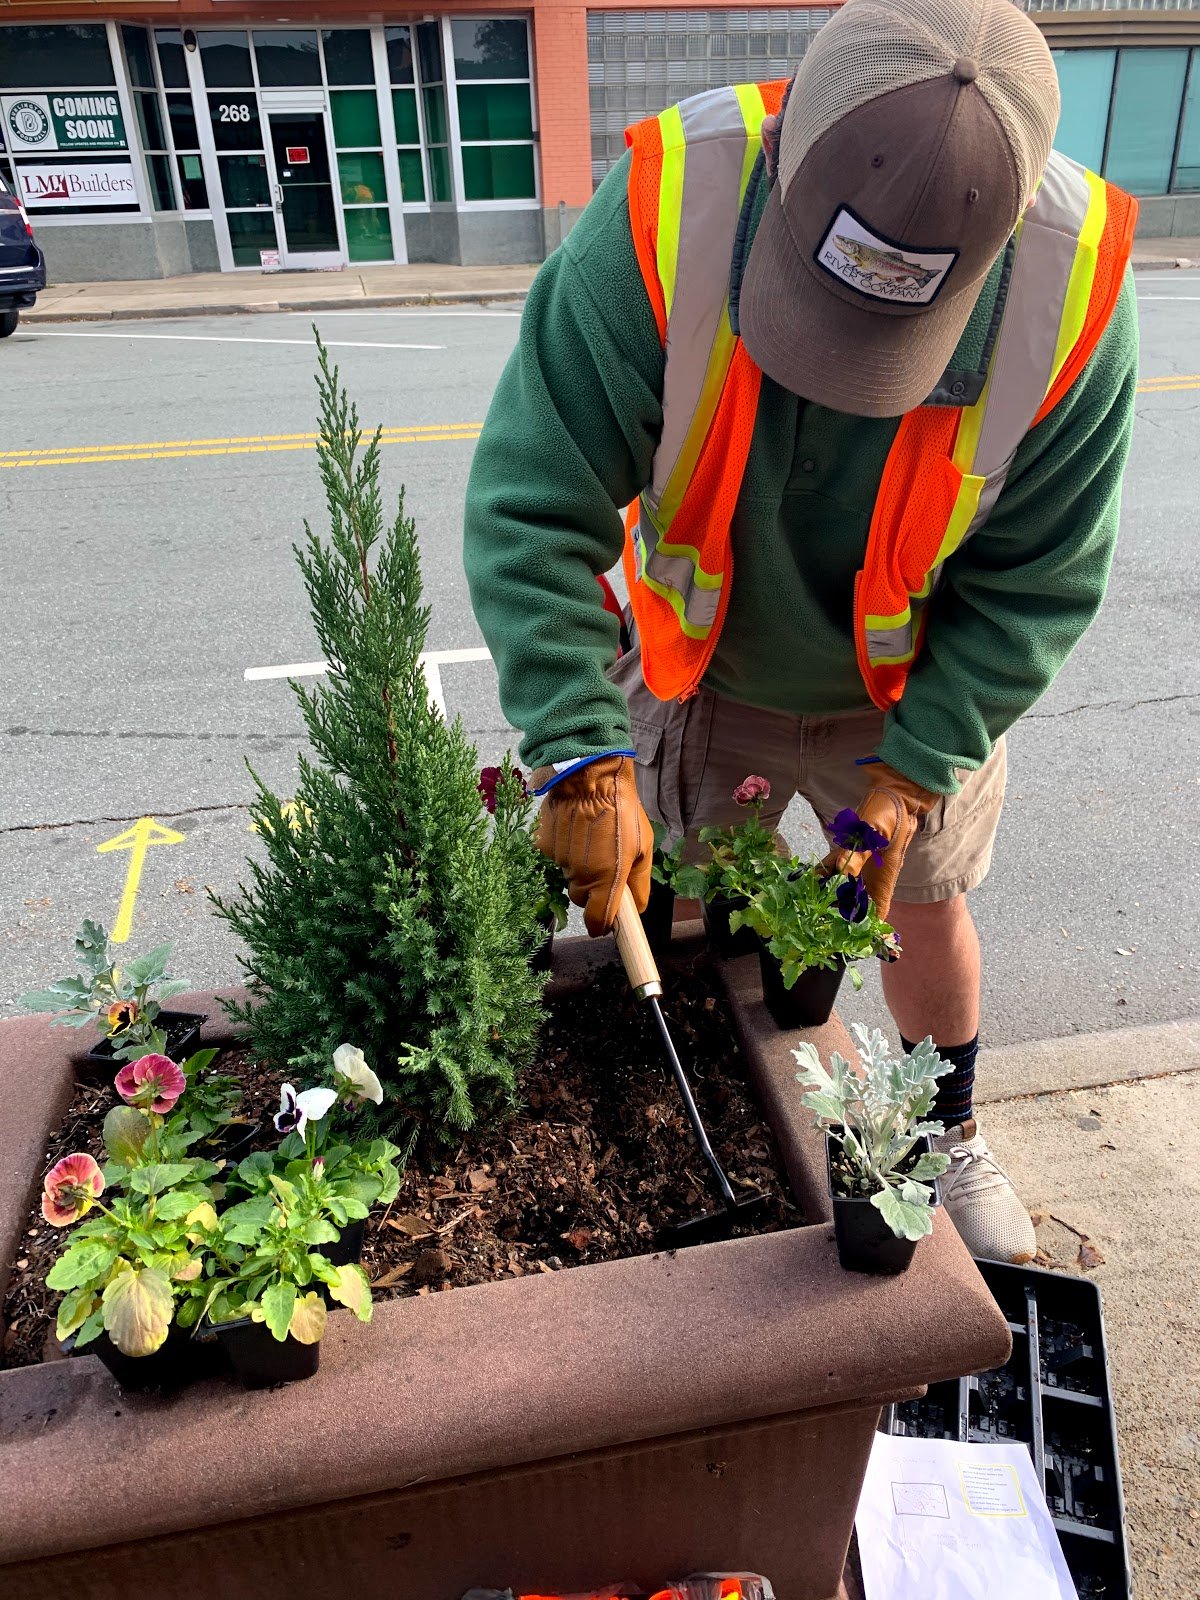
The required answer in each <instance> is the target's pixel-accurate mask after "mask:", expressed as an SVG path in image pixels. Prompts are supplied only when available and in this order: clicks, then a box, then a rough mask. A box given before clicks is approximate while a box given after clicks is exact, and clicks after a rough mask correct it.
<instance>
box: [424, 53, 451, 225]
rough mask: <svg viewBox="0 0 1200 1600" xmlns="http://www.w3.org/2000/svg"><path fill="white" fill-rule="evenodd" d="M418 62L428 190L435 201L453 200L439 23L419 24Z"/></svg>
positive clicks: (444, 76)
mask: <svg viewBox="0 0 1200 1600" xmlns="http://www.w3.org/2000/svg"><path fill="white" fill-rule="evenodd" d="M417 60H418V63H419V65H420V69H421V103H422V108H423V110H424V113H425V140H426V149H427V150H428V153H429V187H430V190H431V192H432V197H433V199H434V200H436V201H439V202H441V203H446V202H448V201H450V200H452V199H453V198H454V191H453V187H452V185H451V181H450V133H449V118H448V117H447V115H446V69H445V66H444V64H443V59H442V25H441V23H440V22H420V23H418V24H417Z"/></svg>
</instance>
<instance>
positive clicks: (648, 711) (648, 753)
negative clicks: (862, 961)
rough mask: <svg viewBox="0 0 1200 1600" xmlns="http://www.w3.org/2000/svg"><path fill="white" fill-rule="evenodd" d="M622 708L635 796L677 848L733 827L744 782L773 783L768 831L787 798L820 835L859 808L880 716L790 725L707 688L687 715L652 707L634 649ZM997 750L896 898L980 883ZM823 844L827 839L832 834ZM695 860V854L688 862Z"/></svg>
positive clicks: (619, 671) (965, 787) (937, 820)
mask: <svg viewBox="0 0 1200 1600" xmlns="http://www.w3.org/2000/svg"><path fill="white" fill-rule="evenodd" d="M609 676H610V678H611V679H612V681H613V682H614V683H615V684H617V685H618V686H619V687H620V688H621V689H622V690H623V691H624V694H625V698H626V699H627V700H628V702H629V721H630V729H631V732H632V734H633V740H632V742H633V744H634V746H635V748H636V750H637V781H638V792H639V794H640V795H641V799H642V804H643V805H644V806H645V808H646V811H647V813H648V814H649V815H650V817H651V818H653V819H654V820H655V821H658V822H661V823H663V824H665V826H666V827H667V829H668V830H669V832H670V834H671V835H672V837H676V838H677V837H678V836H679V835H680V834H681V833H689V834H691V835H692V836H693V839H694V837H695V832H696V830H697V829H699V828H701V827H705V826H709V825H716V826H719V827H728V826H729V825H730V824H731V823H733V822H737V821H738V820H739V819H740V818H741V817H743V816H744V815H745V813H744V812H743V811H742V810H741V808H740V807H739V806H738V805H737V804H736V803H735V801H734V799H733V790H734V788H735V786H736V785H737V784H739V783H740V782H741V781H742V779H743V778H744V777H746V775H747V774H748V773H751V772H757V773H761V775H762V776H763V777H764V778H767V779H769V781H770V784H771V798H770V801H769V802H768V804H767V805H766V806H765V807H764V808H763V821H764V822H766V823H768V824H777V823H778V821H779V819H780V818H781V817H782V815H783V813H784V811H785V810H786V809H787V807H788V805H789V803H790V802H791V800H792V798H793V796H795V795H797V794H798V795H801V796H802V797H803V798H804V799H805V800H807V801H808V803H809V805H810V806H811V807H812V809H813V811H814V813H815V814H816V817H817V821H818V822H819V823H820V824H821V826H822V828H824V825H825V823H826V822H828V821H829V819H830V818H831V817H833V816H834V815H835V813H836V812H838V811H840V810H841V809H842V807H843V806H857V805H858V803H859V801H860V800H861V799H862V797H863V795H864V793H865V792H866V787H867V784H866V777H865V774H864V770H863V768H861V767H857V766H855V761H856V760H857V759H858V757H860V756H865V755H870V754H871V753H872V751H873V750H874V748H875V746H876V744H877V743H878V742H879V738H880V735H881V733H882V728H883V712H882V711H878V710H876V709H875V707H871V708H870V709H869V710H867V711H855V712H848V713H846V714H845V715H842V716H836V717H818V716H800V717H796V716H788V715H786V714H784V713H783V712H779V711H762V710H759V709H757V708H756V707H754V706H747V705H742V704H741V703H740V702H738V701H736V700H728V699H726V698H724V697H723V696H721V695H718V694H715V693H714V692H713V691H712V690H711V689H704V688H702V689H701V690H700V691H699V693H698V694H696V695H694V696H693V697H692V698H691V699H690V700H688V701H686V702H685V703H684V704H682V705H681V704H680V703H679V702H678V701H677V700H669V701H663V700H656V699H655V697H654V696H653V695H652V694H651V693H650V691H649V689H647V688H646V685H645V684H644V683H643V681H642V670H641V658H640V655H639V652H638V649H637V647H636V646H635V647H634V649H633V650H632V651H629V652H627V653H626V654H625V655H623V656H622V657H621V659H620V660H619V661H618V662H617V664H616V666H615V667H613V669H612V671H611V672H610V674H609ZM1004 779H1005V753H1004V740H1003V739H1001V740H1000V741H999V743H998V744H997V745H996V747H995V749H994V750H993V751H992V754H991V756H990V757H989V758H988V760H987V761H986V762H985V763H984V765H983V766H982V767H981V768H980V769H979V771H978V772H969V773H966V774H965V775H963V783H962V788H961V789H960V790H959V792H958V794H956V795H948V796H947V797H946V798H945V799H942V800H939V801H938V803H937V804H936V805H935V806H934V807H933V809H932V811H930V812H929V813H928V814H927V815H926V816H925V817H923V818H922V819H921V828H920V831H919V832H918V834H917V835H916V837H915V838H914V840H913V842H912V844H911V845H910V846H909V849H908V854H907V855H906V856H905V858H904V867H903V869H902V871H901V873H900V879H899V883H898V885H897V889H896V899H897V900H903V901H910V902H914V901H915V902H919V903H928V902H930V901H933V900H950V899H952V898H953V897H954V896H955V895H957V894H963V893H965V892H966V891H967V890H968V889H974V888H976V887H977V885H979V884H980V883H982V882H983V880H984V878H985V877H986V876H987V870H988V867H989V866H990V865H991V860H992V845H993V843H994V842H995V838H996V827H997V824H998V823H999V821H1000V810H1001V807H1002V806H1003V804H1004ZM827 837H828V835H827ZM689 854H690V851H689Z"/></svg>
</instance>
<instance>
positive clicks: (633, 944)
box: [613, 884, 663, 1000]
mask: <svg viewBox="0 0 1200 1600" xmlns="http://www.w3.org/2000/svg"><path fill="white" fill-rule="evenodd" d="M613 938H614V939H616V941H617V949H618V950H619V951H620V954H621V963H622V965H623V966H624V968H625V976H626V977H627V978H628V979H629V986H630V988H631V989H632V990H633V992H634V994H635V995H637V997H638V999H639V1000H646V999H648V998H649V997H650V996H651V995H657V994H661V993H662V992H663V986H662V979H661V978H660V977H659V975H658V965H657V963H656V962H655V959H654V955H653V952H652V951H651V949H650V941H649V940H648V939H647V938H646V930H645V929H644V928H643V927H642V919H641V917H639V916H638V909H637V906H636V905H635V904H634V899H633V895H632V894H631V893H630V892H629V885H628V884H626V885H625V887H624V888H623V889H622V890H621V907H620V910H619V911H618V912H617V920H616V922H614V923H613Z"/></svg>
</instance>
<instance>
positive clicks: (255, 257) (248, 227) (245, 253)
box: [225, 211, 279, 267]
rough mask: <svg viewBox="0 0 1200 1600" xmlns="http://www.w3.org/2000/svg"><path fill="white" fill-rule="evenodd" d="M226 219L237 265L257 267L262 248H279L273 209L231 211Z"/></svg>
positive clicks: (234, 260) (235, 264)
mask: <svg viewBox="0 0 1200 1600" xmlns="http://www.w3.org/2000/svg"><path fill="white" fill-rule="evenodd" d="M225 220H226V221H227V222H228V224H229V243H230V245H231V246H232V247H233V264H234V266H235V267H257V266H259V265H260V264H261V263H260V259H259V251H260V250H276V249H278V247H279V241H278V239H277V238H276V237H275V213H274V212H273V211H266V212H263V211H231V212H230V213H229V215H228V216H227V217H226V219H225Z"/></svg>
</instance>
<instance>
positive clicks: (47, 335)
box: [21, 315, 446, 350]
mask: <svg viewBox="0 0 1200 1600" xmlns="http://www.w3.org/2000/svg"><path fill="white" fill-rule="evenodd" d="M164 320H166V317H165V315H164ZM21 332H22V334H23V335H24V337H25V338H27V339H110V340H115V339H167V340H171V341H174V342H175V343H176V344H299V345H304V346H305V348H306V349H309V350H311V349H312V348H313V341H312V340H311V339H257V338H246V339H238V338H234V337H231V336H228V335H224V334H218V333H76V332H74V331H73V330H72V331H70V332H68V331H67V330H66V329H58V328H55V329H49V328H28V329H26V328H22V330H21ZM325 342H326V344H327V345H328V346H329V348H330V349H331V350H332V349H337V350H444V349H445V348H446V346H445V345H444V344H377V343H375V342H373V341H368V340H362V339H327V340H326V341H325Z"/></svg>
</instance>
